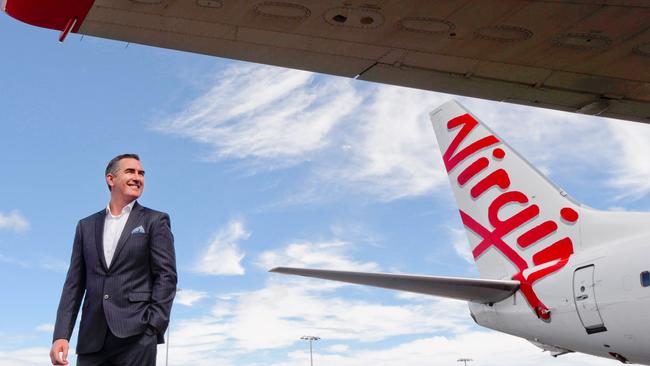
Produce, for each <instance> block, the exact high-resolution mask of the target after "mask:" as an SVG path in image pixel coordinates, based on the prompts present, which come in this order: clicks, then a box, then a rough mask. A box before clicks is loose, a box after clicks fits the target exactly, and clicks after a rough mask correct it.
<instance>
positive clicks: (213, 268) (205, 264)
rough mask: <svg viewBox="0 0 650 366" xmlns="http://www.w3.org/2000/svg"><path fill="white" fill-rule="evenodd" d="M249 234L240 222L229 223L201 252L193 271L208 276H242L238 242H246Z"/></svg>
mask: <svg viewBox="0 0 650 366" xmlns="http://www.w3.org/2000/svg"><path fill="white" fill-rule="evenodd" d="M249 236H250V234H249V233H248V232H247V231H246V229H245V228H244V224H243V223H242V222H241V221H236V220H234V221H231V222H229V223H228V225H227V226H226V227H224V228H222V229H220V230H219V231H218V232H217V233H216V234H215V236H214V237H213V238H212V241H211V242H210V244H209V245H208V246H207V247H206V248H205V249H204V250H203V253H202V254H201V256H200V258H199V259H198V261H197V262H196V264H195V266H194V268H193V271H195V272H198V273H203V274H208V275H215V276H217V275H243V274H244V273H245V270H244V267H242V265H241V261H242V259H244V253H243V252H242V251H241V250H240V249H239V244H238V243H239V241H241V240H246V239H248V237H249Z"/></svg>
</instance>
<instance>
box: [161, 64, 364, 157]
mask: <svg viewBox="0 0 650 366" xmlns="http://www.w3.org/2000/svg"><path fill="white" fill-rule="evenodd" d="M351 83H352V81H350V80H347V81H346V80H338V79H337V80H334V79H326V80H325V81H317V77H316V75H315V74H312V73H309V72H305V71H296V70H288V69H281V68H277V67H271V66H259V65H244V66H242V64H237V65H235V66H231V67H229V68H227V69H226V70H225V71H224V72H223V73H221V74H220V75H219V76H218V78H217V81H216V85H215V86H214V87H213V88H212V89H211V90H209V91H208V92H207V93H206V94H204V95H203V96H201V97H199V98H198V99H196V100H195V101H194V102H192V103H191V104H190V105H189V106H188V107H187V109H186V110H184V111H183V112H181V113H179V114H178V115H176V116H174V117H172V118H171V119H170V120H168V121H166V122H164V123H162V124H161V125H159V126H157V127H156V129H157V130H159V131H161V132H165V133H170V134H176V135H180V136H183V137H188V138H191V139H193V140H195V141H197V142H200V143H204V144H208V145H209V146H211V147H212V149H213V155H212V156H211V157H212V158H217V159H224V158H239V159H243V158H260V159H263V160H264V161H265V165H267V164H272V165H273V166H288V165H293V164H295V163H298V162H301V161H305V160H308V159H309V157H310V156H311V154H313V153H314V152H316V151H318V150H321V149H323V148H324V147H326V146H327V145H328V144H329V142H330V141H329V139H328V135H329V132H330V131H331V130H332V128H333V127H334V126H335V125H336V124H338V123H340V122H341V121H342V117H343V116H345V115H347V114H348V113H350V112H351V111H352V110H353V109H354V108H356V107H357V105H358V103H359V102H360V98H359V96H358V95H357V93H356V91H355V90H354V88H353V87H352V86H351ZM258 166H259V167H261V166H262V165H258Z"/></svg>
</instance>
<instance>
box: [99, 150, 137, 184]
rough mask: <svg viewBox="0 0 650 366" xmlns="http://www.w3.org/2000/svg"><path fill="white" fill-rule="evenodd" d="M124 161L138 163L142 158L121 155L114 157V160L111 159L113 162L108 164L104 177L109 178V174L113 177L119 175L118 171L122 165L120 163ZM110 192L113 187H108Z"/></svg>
mask: <svg viewBox="0 0 650 366" xmlns="http://www.w3.org/2000/svg"><path fill="white" fill-rule="evenodd" d="M122 159H135V160H137V161H140V157H139V156H138V154H121V155H118V156H116V157H114V158H113V159H111V161H109V162H108V165H107V166H106V172H105V173H104V177H106V176H108V175H109V174H110V175H112V176H116V175H117V170H118V169H119V165H120V164H119V162H120V160H122ZM108 190H109V191H110V190H111V186H108Z"/></svg>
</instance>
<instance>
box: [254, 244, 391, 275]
mask: <svg viewBox="0 0 650 366" xmlns="http://www.w3.org/2000/svg"><path fill="white" fill-rule="evenodd" d="M350 247H351V245H350V244H349V243H346V242H343V241H338V240H333V241H326V242H317V243H310V242H297V243H290V244H288V245H287V246H286V247H284V248H283V249H280V250H268V251H265V252H263V253H262V254H260V256H259V259H258V261H257V264H258V265H259V266H260V267H261V268H263V269H271V268H273V267H279V266H282V267H310V268H326V269H338V270H356V271H376V270H378V268H379V266H378V265H377V264H376V263H372V262H370V263H361V262H357V261H353V260H351V259H349V258H348V257H347V255H346V254H347V252H348V251H349V249H350Z"/></svg>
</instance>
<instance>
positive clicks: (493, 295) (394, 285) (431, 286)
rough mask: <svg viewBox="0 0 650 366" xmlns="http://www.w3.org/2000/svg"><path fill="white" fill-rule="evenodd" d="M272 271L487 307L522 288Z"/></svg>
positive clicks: (303, 270)
mask: <svg viewBox="0 0 650 366" xmlns="http://www.w3.org/2000/svg"><path fill="white" fill-rule="evenodd" d="M270 272H275V273H282V274H290V275H298V276H304V277H313V278H320V279H325V280H332V281H339V282H347V283H354V284H357V285H367V286H374V287H382V288H387V289H392V290H399V291H407V292H414V293H418V294H424V295H433V296H441V297H447V298H452V299H457V300H465V301H472V302H477V303H485V304H487V303H496V302H499V301H501V300H504V299H506V298H508V297H510V296H511V295H512V294H514V293H515V292H516V291H517V290H518V289H519V281H506V280H488V279H476V278H458V277H438V276H418V275H407V274H391V273H368V272H350V271H332V270H324V269H306V268H290V267H277V268H273V269H272V270H271V271H270Z"/></svg>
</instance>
